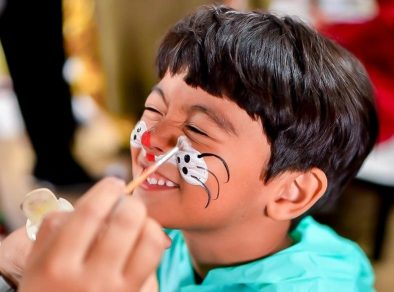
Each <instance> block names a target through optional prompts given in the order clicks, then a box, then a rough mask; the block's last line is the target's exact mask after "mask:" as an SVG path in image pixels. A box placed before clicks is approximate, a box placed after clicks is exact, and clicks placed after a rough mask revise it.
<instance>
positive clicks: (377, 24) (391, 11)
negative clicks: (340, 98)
mask: <svg viewBox="0 0 394 292" xmlns="http://www.w3.org/2000/svg"><path fill="white" fill-rule="evenodd" d="M377 3H378V6H379V12H378V14H377V15H376V17H375V18H373V19H371V20H368V21H366V22H363V23H326V24H321V23H320V27H319V30H320V31H321V32H322V33H323V34H325V35H326V36H328V37H330V38H331V39H334V40H335V41H337V42H338V43H339V44H341V45H342V46H343V47H345V48H347V49H348V50H349V51H350V52H352V53H353V54H354V55H355V56H356V57H358V58H359V59H360V60H361V62H362V63H363V64H364V66H365V67H366V69H367V71H368V74H369V76H370V78H371V80H372V83H373V84H374V87H375V93H376V101H377V108H378V114H379V120H380V134H379V138H378V143H379V142H383V141H385V140H388V139H389V138H390V137H393V136H394V53H393V49H394V0H379V1H377Z"/></svg>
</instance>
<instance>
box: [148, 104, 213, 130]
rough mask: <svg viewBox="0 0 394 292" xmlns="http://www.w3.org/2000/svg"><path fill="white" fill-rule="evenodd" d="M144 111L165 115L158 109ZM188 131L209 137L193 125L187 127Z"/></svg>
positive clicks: (149, 108)
mask: <svg viewBox="0 0 394 292" xmlns="http://www.w3.org/2000/svg"><path fill="white" fill-rule="evenodd" d="M144 110H146V111H150V112H153V113H155V114H159V115H163V114H162V113H161V112H160V111H158V110H157V109H155V108H153V107H150V106H145V107H144ZM186 129H187V130H189V131H191V132H193V133H196V134H199V135H202V136H206V137H208V135H207V134H206V133H205V132H203V131H201V130H200V129H199V128H197V127H195V126H193V125H186Z"/></svg>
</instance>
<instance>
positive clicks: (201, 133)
mask: <svg viewBox="0 0 394 292" xmlns="http://www.w3.org/2000/svg"><path fill="white" fill-rule="evenodd" d="M186 128H187V129H188V130H190V131H192V132H194V133H196V134H199V135H203V136H206V137H208V135H207V134H206V133H205V132H203V131H201V130H200V129H199V128H197V127H195V126H193V125H186Z"/></svg>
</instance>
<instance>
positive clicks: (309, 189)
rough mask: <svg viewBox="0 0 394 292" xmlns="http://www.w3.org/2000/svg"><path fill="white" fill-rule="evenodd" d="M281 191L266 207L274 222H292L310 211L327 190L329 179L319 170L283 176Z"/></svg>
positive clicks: (314, 169) (313, 169) (288, 173)
mask: <svg viewBox="0 0 394 292" xmlns="http://www.w3.org/2000/svg"><path fill="white" fill-rule="evenodd" d="M282 176H283V177H281V181H282V184H281V187H280V191H279V192H278V193H277V194H276V195H275V196H273V197H272V198H271V199H270V200H269V202H268V203H267V205H266V214H267V215H268V216H269V217H270V218H272V219H274V220H291V219H293V218H296V217H298V216H300V215H301V214H303V213H305V212H306V211H307V210H309V209H310V208H311V207H312V206H313V205H314V204H315V203H316V202H317V200H319V199H320V198H321V197H322V196H323V194H324V193H325V191H326V189H327V177H326V175H325V173H324V172H323V171H322V170H321V169H319V168H312V169H310V170H308V171H306V172H286V173H284V174H282Z"/></svg>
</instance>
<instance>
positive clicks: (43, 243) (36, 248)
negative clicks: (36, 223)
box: [32, 212, 71, 255]
mask: <svg viewBox="0 0 394 292" xmlns="http://www.w3.org/2000/svg"><path fill="white" fill-rule="evenodd" d="M70 216H71V213H69V212H51V213H49V214H47V215H46V216H45V217H44V219H43V221H42V223H41V225H40V229H39V230H38V233H37V239H36V241H35V242H34V245H33V248H32V254H38V255H41V253H42V252H43V251H44V250H45V249H47V247H48V246H50V245H51V243H52V240H53V238H55V236H56V234H57V233H58V232H59V230H60V228H61V226H63V225H64V223H65V222H66V221H67V219H68V218H69V217H70Z"/></svg>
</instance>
